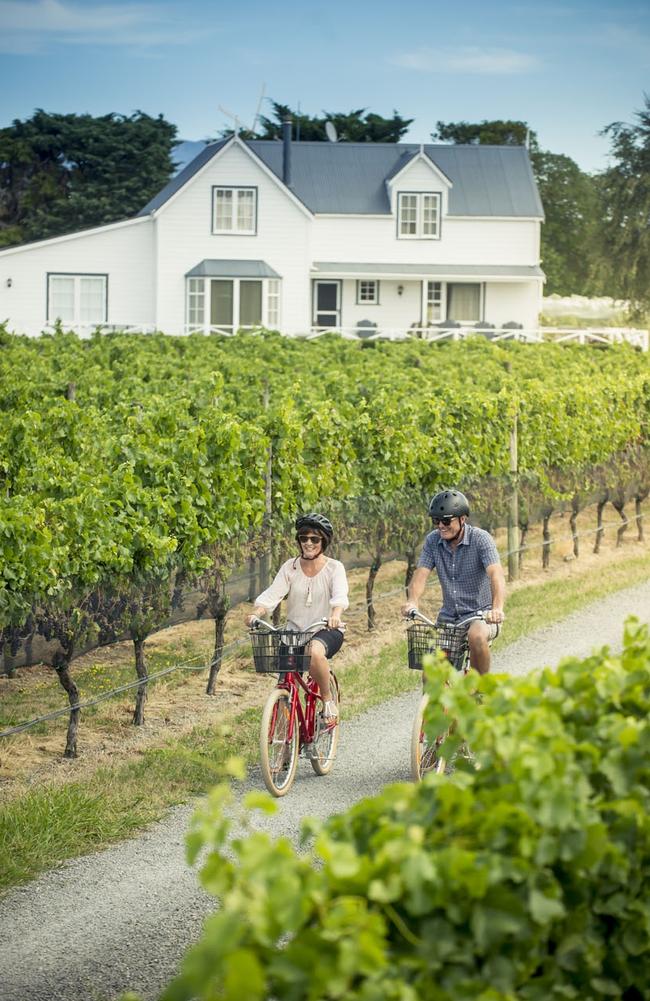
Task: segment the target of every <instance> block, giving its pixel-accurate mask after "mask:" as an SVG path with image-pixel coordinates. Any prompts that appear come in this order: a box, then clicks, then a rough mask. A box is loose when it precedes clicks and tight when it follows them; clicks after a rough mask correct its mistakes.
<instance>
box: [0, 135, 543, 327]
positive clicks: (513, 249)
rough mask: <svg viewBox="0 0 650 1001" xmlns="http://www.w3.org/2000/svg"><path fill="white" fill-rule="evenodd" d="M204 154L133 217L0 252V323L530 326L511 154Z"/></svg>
mask: <svg viewBox="0 0 650 1001" xmlns="http://www.w3.org/2000/svg"><path fill="white" fill-rule="evenodd" d="M290 128H291V126H290V124H289V123H285V127H284V139H283V141H281V142H278V141H262V140H256V141H251V142H246V141H244V140H242V139H241V138H239V137H238V136H233V137H231V138H230V139H227V140H222V141H220V142H216V143H212V144H211V145H208V146H206V147H205V148H204V149H203V150H202V151H201V152H200V153H199V155H198V156H197V157H195V159H194V160H192V162H191V163H189V164H188V165H187V166H186V167H185V168H184V169H183V170H182V171H181V172H180V173H179V174H178V175H177V176H176V177H175V178H174V179H173V180H172V181H170V182H169V184H168V185H167V186H166V187H165V188H164V189H163V190H162V191H161V192H160V193H159V194H158V195H157V196H156V197H155V198H154V199H153V200H152V201H151V202H150V203H149V204H148V205H146V206H145V207H144V208H143V210H142V212H141V213H140V214H139V215H138V216H136V217H135V218H134V219H128V220H126V221H124V222H117V223H112V224H110V225H107V226H101V227H98V228H97V229H91V230H85V231H83V232H79V233H73V234H70V235H67V236H61V237H55V238H52V239H48V240H42V241H39V242H36V243H31V244H26V245H23V246H19V247H14V248H11V249H8V250H4V251H1V252H0V319H3V320H4V319H8V323H9V328H10V329H13V330H15V331H16V332H19V333H27V334H32V335H36V334H38V333H40V332H41V331H42V330H43V329H47V328H48V327H50V326H51V325H52V324H53V323H54V322H55V321H56V320H57V319H60V320H61V321H62V322H63V324H64V326H65V327H66V328H67V327H71V328H73V329H77V330H80V331H83V330H92V329H94V328H95V327H96V326H97V325H107V326H109V327H128V328H136V329H144V330H147V329H158V330H162V331H164V332H166V333H170V334H181V333H187V332H190V331H195V330H201V331H205V332H209V331H223V332H225V333H229V332H232V331H233V330H236V329H238V328H239V327H241V326H247V327H251V326H253V327H255V326H259V325H264V326H267V327H271V328H275V329H279V330H282V331H283V332H284V333H287V334H303V333H308V332H309V331H311V330H317V329H322V328H327V327H334V328H337V329H341V330H363V328H364V327H366V328H368V329H370V330H375V329H376V330H378V331H387V332H388V331H390V332H392V333H393V334H394V333H398V332H400V331H402V332H403V331H406V330H407V329H409V328H412V327H414V326H415V327H428V326H429V325H432V324H438V325H445V324H447V325H452V326H453V325H455V324H462V325H463V326H464V327H466V326H475V325H476V324H479V325H483V326H487V325H490V324H491V325H494V326H495V327H501V326H503V325H504V324H511V325H515V324H516V325H521V326H522V327H524V328H527V329H530V328H535V327H536V326H537V319H538V313H539V310H540V303H541V294H542V285H543V281H544V276H543V272H542V271H541V268H540V225H541V222H542V218H543V211H542V206H541V203H540V199H539V195H538V192H537V188H536V185H535V181H534V178H533V174H532V171H531V167H530V162H529V159H528V153H527V151H526V150H525V149H524V148H522V147H520V146H444V145H439V146H429V145H426V146H418V145H412V144H401V143H400V144H395V143H326V142H323V143H316V142H292V141H291V139H290Z"/></svg>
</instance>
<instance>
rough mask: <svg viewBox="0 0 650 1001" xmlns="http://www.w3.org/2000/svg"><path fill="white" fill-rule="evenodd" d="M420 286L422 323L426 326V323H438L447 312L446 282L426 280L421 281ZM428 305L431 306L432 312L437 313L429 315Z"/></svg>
mask: <svg viewBox="0 0 650 1001" xmlns="http://www.w3.org/2000/svg"><path fill="white" fill-rule="evenodd" d="M422 286H423V289H422V291H423V302H422V316H423V318H424V319H423V324H424V326H426V325H427V324H428V323H440V321H441V320H443V319H444V318H445V314H446V312H447V284H446V282H437V281H426V282H422ZM429 307H431V309H432V312H435V313H437V314H438V315H437V316H436V315H432V316H429Z"/></svg>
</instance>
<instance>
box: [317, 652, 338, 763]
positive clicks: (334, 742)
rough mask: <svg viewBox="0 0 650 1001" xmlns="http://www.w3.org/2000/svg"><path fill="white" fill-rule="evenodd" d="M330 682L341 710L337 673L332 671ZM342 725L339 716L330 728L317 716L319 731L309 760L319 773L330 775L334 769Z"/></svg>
mask: <svg viewBox="0 0 650 1001" xmlns="http://www.w3.org/2000/svg"><path fill="white" fill-rule="evenodd" d="M330 684H331V689H332V695H333V696H334V698H335V699H336V704H337V706H338V707H339V712H340V706H341V690H340V688H339V683H338V681H337V678H336V675H335V674H334V673H333V672H332V673H330ZM340 725H341V721H340V718H339V722H338V723H337V724H336V726H334V727H332V728H331V729H330V730H328V729H327V728H326V727H325V726H324V724H323V722H322V721H321V720H320V719H319V718H318V715H317V716H316V720H315V721H314V726H315V727H319V731H318V733H317V735H316V736H315V737H314V743H313V750H312V754H311V755H310V758H309V760H310V761H311V767H312V768H313V769H314V771H315V772H316V774H317V775H328V774H329V773H330V772H331V771H332V766H333V765H334V759H335V758H336V749H337V747H338V743H339V727H340Z"/></svg>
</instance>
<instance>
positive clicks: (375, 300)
mask: <svg viewBox="0 0 650 1001" xmlns="http://www.w3.org/2000/svg"><path fill="white" fill-rule="evenodd" d="M364 286H365V288H364ZM356 304H357V306H378V305H379V281H378V280H377V279H376V278H358V279H357V302H356Z"/></svg>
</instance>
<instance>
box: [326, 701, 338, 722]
mask: <svg viewBox="0 0 650 1001" xmlns="http://www.w3.org/2000/svg"><path fill="white" fill-rule="evenodd" d="M323 719H324V720H325V725H326V726H327V727H328V728H330V729H331V728H332V727H334V726H336V724H337V723H338V721H339V710H338V707H337V705H336V702H334V701H333V700H332V699H328V700H327V702H325V703H324V705H323Z"/></svg>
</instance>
